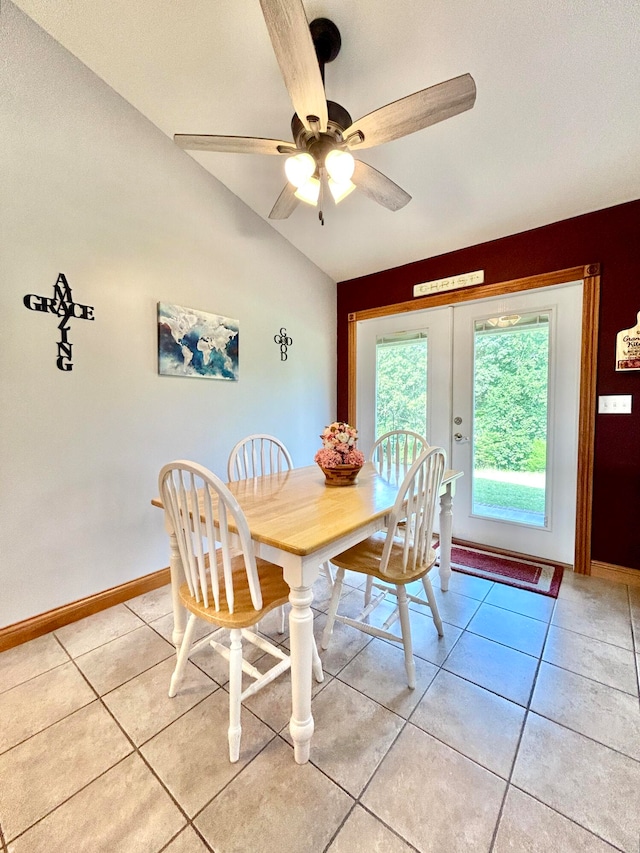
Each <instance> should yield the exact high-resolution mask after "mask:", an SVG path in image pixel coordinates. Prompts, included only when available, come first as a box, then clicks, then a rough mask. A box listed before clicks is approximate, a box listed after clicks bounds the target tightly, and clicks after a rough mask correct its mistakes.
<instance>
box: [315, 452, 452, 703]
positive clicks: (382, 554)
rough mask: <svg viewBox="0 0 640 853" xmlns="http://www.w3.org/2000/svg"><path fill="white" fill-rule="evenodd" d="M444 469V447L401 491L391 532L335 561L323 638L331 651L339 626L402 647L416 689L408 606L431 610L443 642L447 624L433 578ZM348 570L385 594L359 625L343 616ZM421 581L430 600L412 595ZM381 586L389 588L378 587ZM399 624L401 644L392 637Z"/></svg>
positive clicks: (420, 462) (422, 459)
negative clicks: (376, 620) (381, 610)
mask: <svg viewBox="0 0 640 853" xmlns="http://www.w3.org/2000/svg"><path fill="white" fill-rule="evenodd" d="M444 469H445V452H444V450H443V449H442V448H441V447H433V448H430V449H427V450H425V451H424V452H423V453H421V454H420V456H418V458H417V459H416V461H415V462H414V463H413V465H412V466H411V468H410V469H409V471H408V472H407V474H406V476H405V478H404V480H403V482H402V484H401V486H400V489H399V491H398V497H397V499H396V502H395V505H394V507H393V511H392V513H391V517H390V520H389V527H388V529H387V530H386V531H383V532H382V533H378V534H376V535H374V536H370V537H369V538H368V539H365V541H364V542H361V543H360V544H358V545H354V546H353V547H352V548H349V549H348V550H347V551H343V552H342V553H341V554H339V555H338V556H337V557H334V558H333V559H332V560H331V562H332V563H333V564H334V566H337V567H338V571H337V573H336V577H335V581H334V587H333V595H332V596H331V603H330V605H329V612H328V614H327V622H326V625H325V629H324V633H323V635H322V648H323V649H326V648H328V646H329V642H330V639H331V634H332V632H333V625H334V622H335V620H337V621H339V622H343V623H344V624H345V625H351V626H352V627H354V628H358V629H359V630H360V631H364V633H366V634H371V635H372V636H374V637H383V638H384V639H386V640H392V641H393V642H396V643H402V644H403V646H404V657H405V668H406V671H407V681H408V684H409V687H411V688H414V687H415V683H416V676H415V664H414V661H413V647H412V643H411V623H410V619H409V605H408V602H409V601H415V602H418V603H420V604H424V605H426V606H428V607H429V608H430V609H431V615H432V616H433V621H434V623H435V627H436V630H437V631H438V635H439V636H440V637H442V636H443V630H442V620H441V619H440V614H439V613H438V605H437V603H436V599H435V596H434V594H433V588H432V586H431V581H430V579H429V577H428V574H427V572H428V571H429V569H430V568H431V567H432V565H433V564H434V562H435V558H436V555H435V551H434V550H433V548H432V533H433V518H434V513H435V507H436V505H437V503H438V494H439V491H440V486H441V484H442V477H443V474H444ZM347 569H349V570H350V571H352V572H362V573H364V574H366V575H368V576H370V577H371V578H372V579H373V580H374V586H375V587H379V589H380V594H379V595H377V596H376V597H375V598H374V600H373V601H371V602H369V603H368V604H366V605H365V607H364V609H363V611H362V612H361V613H360V614H359V615H358V616H357V617H356V618H355V619H351V618H349V617H347V616H341V615H340V614H338V606H339V603H340V595H341V592H342V582H343V579H344V573H345V570H347ZM415 580H422V585H423V588H424V593H425V595H426V600H425V599H423V598H421V597H419V596H416V595H409V594H408V593H407V590H406V588H405V587H406V585H407V584H409V583H412V582H413V581H415ZM376 581H382V582H383V583H380V584H378V583H377V582H376ZM388 596H391V597H392V598H394V599H395V607H394V610H393V612H392V613H391V615H390V616H389V617H388V618H387V619H386V620H385V622H384V624H383V625H382V627H377V626H376V625H373V624H371V623H370V621H369V617H370V615H371V613H372V612H373V611H374V610H375V608H376V607H378V605H379V604H381V603H382V602H383V601H384V600H385V599H386V598H387V597H388ZM398 618H399V619H400V626H401V635H402V636H401V637H400V638H399V637H397V636H396V635H395V634H392V633H391V632H390V631H389V628H390V627H391V626H392V625H393V624H394V622H395V621H396V620H397V619H398Z"/></svg>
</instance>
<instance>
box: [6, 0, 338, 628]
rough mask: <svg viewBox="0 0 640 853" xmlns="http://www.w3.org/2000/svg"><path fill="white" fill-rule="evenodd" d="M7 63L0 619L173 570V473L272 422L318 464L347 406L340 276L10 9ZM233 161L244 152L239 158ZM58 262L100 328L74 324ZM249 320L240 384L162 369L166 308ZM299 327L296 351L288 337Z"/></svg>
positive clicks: (302, 457) (214, 460) (222, 456)
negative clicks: (60, 304)
mask: <svg viewBox="0 0 640 853" xmlns="http://www.w3.org/2000/svg"><path fill="white" fill-rule="evenodd" d="M1 25H2V33H1V43H0V56H1V57H2V63H0V127H2V132H1V133H0V176H1V182H2V183H1V186H0V191H1V202H0V228H1V230H0V300H1V302H0V305H1V311H2V323H1V324H0V328H1V330H2V339H1V342H0V383H1V386H0V387H1V389H2V398H1V401H0V428H1V435H2V444H1V449H0V472H1V477H2V479H1V483H0V511H1V513H2V516H1V517H2V522H1V529H0V537H1V538H0V549H1V550H0V560H1V563H0V583H1V586H0V626H3V625H7V624H11V623H13V622H17V621H20V620H22V619H25V618H27V617H29V616H32V615H34V614H37V613H42V612H44V611H46V610H48V609H51V608H54V607H57V606H60V605H62V604H65V603H67V602H70V601H74V600H77V599H79V598H82V597H84V596H87V595H90V594H92V593H95V592H97V591H99V590H103V589H107V588H109V587H112V586H115V585H117V584H120V583H123V582H125V581H127V580H130V579H132V578H135V577H139V576H141V575H144V574H146V573H148V572H152V571H155V570H157V569H159V568H162V567H163V566H166V565H167V564H168V548H167V542H166V537H165V534H164V530H163V524H162V513H161V512H160V511H159V510H157V509H154V508H152V507H151V505H150V500H151V498H152V497H153V496H154V495H155V494H156V488H157V486H156V482H157V472H158V470H159V468H160V466H161V465H162V464H163V463H165V462H167V461H169V460H170V459H175V458H191V459H196V460H198V461H200V462H202V463H204V464H205V465H208V466H209V467H211V468H212V469H213V471H214V472H216V473H217V474H219V475H221V476H222V475H224V473H225V470H226V460H227V456H228V454H229V451H230V449H231V447H232V445H233V444H234V443H235V442H236V441H237V440H238V439H239V438H241V437H242V436H244V435H246V434H248V433H251V432H271V433H275V434H276V435H278V436H280V437H281V438H282V439H283V440H284V441H285V443H286V444H287V445H288V447H289V449H290V451H291V453H292V456H293V459H294V462H295V463H296V464H297V465H305V464H312V461H313V453H314V451H315V450H316V448H317V447H318V445H319V439H318V434H319V432H320V431H321V429H322V427H323V426H324V425H325V424H326V423H329V422H330V421H331V420H333V419H334V417H335V369H336V368H335V350H336V340H335V327H336V319H335V317H336V306H335V284H334V283H333V282H332V281H331V280H330V279H329V278H328V277H327V276H326V275H324V273H322V272H321V271H320V270H319V269H318V268H317V267H315V266H314V265H313V264H311V262H309V261H308V260H307V259H306V258H304V257H303V256H302V255H301V254H300V253H299V252H298V251H297V250H295V249H293V248H292V246H291V245H290V244H289V243H287V242H286V241H285V240H284V239H283V238H282V237H281V236H280V235H279V234H277V232H276V231H274V230H273V229H272V228H270V227H269V225H268V224H266V223H265V222H263V221H262V220H261V219H260V218H259V217H257V216H256V215H255V214H254V213H253V212H252V211H251V210H250V209H249V208H247V207H246V206H245V205H244V204H243V203H242V202H241V201H240V200H239V199H238V198H236V197H235V196H234V195H232V194H231V193H230V192H229V191H228V190H226V189H225V188H224V187H223V186H222V185H221V184H220V183H219V182H217V181H216V180H215V179H214V178H213V177H212V176H211V175H209V173H207V172H205V171H204V170H203V169H201V168H200V167H199V166H198V165H197V164H196V163H195V161H193V160H192V159H191V158H190V157H189V156H188V155H187V154H186V153H184V152H183V151H180V150H179V149H178V148H177V147H176V146H174V144H173V142H172V141H171V140H170V139H168V138H167V137H166V136H165V135H164V134H162V133H161V132H160V131H159V130H158V129H157V128H155V127H154V126H153V125H152V124H151V123H150V122H148V121H147V120H146V119H145V118H144V117H143V116H141V115H140V114H139V113H138V112H136V111H135V110H134V109H133V108H132V107H131V106H130V105H129V104H128V103H127V102H125V101H124V100H123V99H122V98H120V97H119V96H118V95H117V94H116V93H115V92H114V91H113V90H111V89H110V88H109V87H108V86H106V85H105V84H104V83H103V82H102V81H101V80H100V79H99V78H97V77H96V76H95V75H94V74H93V73H92V72H91V71H89V70H88V69H87V68H86V67H85V66H83V65H82V64H81V63H80V62H79V61H78V60H76V59H75V58H74V57H73V56H71V55H70V54H69V53H68V52H66V51H65V50H64V49H63V48H61V47H60V45H59V44H58V43H57V42H55V41H54V40H53V39H51V38H50V37H49V36H48V35H46V34H45V33H43V32H42V31H41V30H40V29H39V28H38V27H37V26H36V25H35V24H34V23H33V22H32V21H31V20H30V19H29V18H27V17H26V16H24V15H23V14H22V13H21V12H20V11H19V10H17V9H16V7H15V6H13V5H12V4H11V3H9V2H7V0H3V2H2V12H1ZM229 156H231V155H229ZM60 272H63V273H64V274H65V275H66V277H67V279H68V282H69V284H70V286H71V288H72V290H73V296H74V299H75V301H76V302H79V303H83V304H86V305H91V306H93V307H94V309H95V321H94V322H88V321H82V320H72V321H71V331H70V333H69V339H70V340H71V342H72V343H73V370H72V371H71V372H62V371H60V370H58V369H57V367H56V342H57V340H58V339H59V332H58V329H57V323H58V319H57V318H56V317H54V316H53V315H51V314H40V313H36V312H34V311H28V310H27V309H26V308H25V307H24V305H23V303H22V299H23V296H24V295H25V294H27V293H36V294H42V295H47V296H51V295H52V290H53V285H54V283H55V281H56V279H57V277H58V274H59V273H60ZM158 301H162V302H173V303H178V304H181V305H185V306H189V307H193V308H198V309H201V310H203V311H210V312H213V313H220V314H223V315H226V316H229V317H233V318H238V319H239V321H240V379H239V381H238V382H237V383H235V382H224V381H216V380H204V379H202V380H201V379H187V378H184V379H182V378H174V377H164V376H159V375H158V374H157V366H156V353H157V346H156V340H157V339H156V334H157V333H156V303H157V302H158ZM281 326H285V327H286V329H287V333H288V334H289V335H290V336H291V337H292V338H293V346H292V347H291V349H290V350H289V359H288V360H287V361H286V362H281V360H280V352H279V349H278V347H277V346H276V344H275V343H274V341H273V336H274V334H276V333H277V332H278V330H279V329H280V327H281Z"/></svg>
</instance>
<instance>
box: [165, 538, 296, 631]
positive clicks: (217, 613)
mask: <svg viewBox="0 0 640 853" xmlns="http://www.w3.org/2000/svg"><path fill="white" fill-rule="evenodd" d="M216 557H217V560H218V565H219V566H220V572H219V578H220V581H219V582H220V587H221V589H220V610H216V609H215V606H214V605H213V600H214V599H213V593H212V590H211V584H209V586H208V594H209V607H205V606H204V601H200V602H198V601H196V599H195V597H194V596H192V595H191V593H190V592H189V586H188V585H187V583H183V584H182V585H181V586H180V598H181V600H182V603H183V604H184V606H185V607H186V608H187V609H188V610H189V611H191V613H195V614H196V616H199V617H200V618H201V619H206V620H207V621H208V622H213V623H214V624H216V625H219V626H220V627H221V628H248V627H250V626H251V625H255V624H256V623H257V622H259V621H260V619H262V618H263V617H264V616H265V615H266V614H267V613H268V612H269V611H270V610H273V609H274V608H276V607H281V606H282V605H283V604H286V603H287V601H288V600H289V591H290V590H289V587H288V585H287V583H286V582H285V580H284V577H283V575H282V569H281V567H280V566H276V565H274V564H273V563H269V562H267V561H266V560H261V559H260V558H259V557H256V568H257V570H258V579H259V581H260V589H261V590H262V609H261V610H256V609H255V608H254V607H253V604H252V603H251V592H250V590H249V584H248V582H247V575H246V571H245V566H244V558H243V556H242V554H238V555H234V556H233V557H232V559H231V571H232V574H233V596H234V605H233V611H234V612H233V613H229V608H228V605H227V599H226V595H225V594H224V592H225V585H224V576H223V573H222V565H221V563H222V560H221V555H220V553H219V552H218V553H217V554H216ZM207 563H208V560H207Z"/></svg>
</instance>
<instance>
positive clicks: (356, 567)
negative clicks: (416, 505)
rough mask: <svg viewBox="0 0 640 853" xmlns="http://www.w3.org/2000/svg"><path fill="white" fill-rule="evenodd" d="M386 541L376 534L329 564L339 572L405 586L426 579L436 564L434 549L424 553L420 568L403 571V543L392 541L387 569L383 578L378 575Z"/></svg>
mask: <svg viewBox="0 0 640 853" xmlns="http://www.w3.org/2000/svg"><path fill="white" fill-rule="evenodd" d="M385 538H386V534H385V533H376V534H375V535H374V536H370V537H369V538H368V539H365V540H364V541H363V542H359V543H358V544H357V545H354V546H353V547H352V548H348V549H347V550H346V551H343V552H342V553H341V554H338V556H337V557H332V558H331V562H332V563H333V564H334V566H338V567H339V568H341V569H351V571H354V572H361V573H362V574H365V575H371V576H372V577H375V578H379V579H380V580H382V581H386V582H387V583H394V584H408V583H412V582H413V581H415V580H419V579H420V578H421V577H423V576H424V575H426V574H427V572H428V571H429V569H430V568H431V567H432V566H433V564H434V563H435V561H436V553H435V551H434V550H433V548H430V549H429V550H428V551H427V560H426V561H425V562H424V563H423V564H422V565H420V566H416V568H415V569H414V570H413V571H404V570H403V568H402V552H403V541H402V539H401V538H395V539H394V540H393V544H392V546H391V554H390V557H389V565H388V567H387V571H386V572H384V574H383V573H382V572H381V571H380V563H381V560H382V551H383V549H384V544H385Z"/></svg>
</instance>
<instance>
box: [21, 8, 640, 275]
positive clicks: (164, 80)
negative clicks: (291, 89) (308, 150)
mask: <svg viewBox="0 0 640 853" xmlns="http://www.w3.org/2000/svg"><path fill="white" fill-rule="evenodd" d="M16 5H18V6H19V7H20V8H21V9H22V10H23V11H24V12H26V13H27V14H28V15H29V16H30V17H31V18H33V19H34V20H35V21H36V22H37V23H38V24H39V25H40V26H41V27H43V29H45V30H46V31H47V32H49V33H50V34H51V35H52V36H53V37H54V38H55V39H57V40H58V41H59V42H60V43H61V44H62V45H63V46H64V47H66V48H67V49H68V50H69V51H70V52H71V53H73V54H74V55H75V56H77V57H78V58H79V59H80V60H81V61H82V62H84V63H85V64H86V65H87V66H88V67H89V68H91V69H92V70H93V71H94V72H95V73H96V74H97V75H98V76H99V77H101V78H102V79H103V80H104V81H106V82H107V83H108V84H109V85H110V86H111V87H113V89H115V90H116V91H117V92H118V93H119V94H120V95H122V96H123V97H124V98H125V99H126V100H127V101H129V102H130V103H131V104H132V105H133V106H134V107H136V108H137V109H138V110H139V111H140V112H141V113H142V114H143V115H145V116H146V117H147V118H148V119H150V120H151V121H152V122H153V123H154V124H155V125H156V126H157V127H158V128H159V129H160V130H162V131H163V132H164V133H166V134H167V135H168V136H170V137H172V136H173V134H174V133H194V134H196V133H198V134H199V133H210V134H225V135H241V136H261V137H273V138H277V139H280V138H283V139H289V138H291V131H290V122H291V116H292V113H293V108H292V106H291V102H290V100H289V97H288V95H287V91H286V89H285V87H284V83H283V81H282V77H281V75H280V71H279V68H278V65H277V62H276V59H275V56H274V53H273V50H272V47H271V42H270V40H269V35H268V33H267V29H266V26H265V22H264V19H263V17H262V13H261V9H260V4H259V2H258V0H180V2H176V0H135V2H131V0H109V2H108V3H97V2H95V0H65V2H55V3H54V2H51V0H17V4H16ZM304 7H305V10H306V14H307V18H308V20H309V21H311V20H313V19H314V18H317V17H327V18H330V19H331V20H332V21H334V22H335V23H336V24H337V26H338V27H339V29H340V32H341V35H342V49H341V52H340V54H339V56H338V57H337V59H336V60H335V61H334V62H332V63H331V64H329V65H327V67H326V79H325V88H326V92H327V96H328V97H329V98H330V99H331V100H334V101H338V102H339V103H340V104H342V105H343V106H344V107H345V108H346V109H347V110H348V111H349V112H350V113H351V116H352V117H353V118H354V119H356V118H359V117H360V116H362V115H365V114H366V113H369V112H371V111H372V110H374V109H376V108H378V107H380V106H383V105H384V104H387V103H389V102H391V101H394V100H397V99H398V98H401V97H403V96H404V95H407V94H410V93H412V92H414V91H416V90H418V89H422V88H425V87H427V86H431V85H434V84H436V83H439V82H441V81H443V80H447V79H449V78H451V77H456V76H458V75H460V74H464V73H467V72H468V73H470V74H471V75H472V76H473V78H474V79H475V82H476V85H477V93H478V94H477V100H476V104H475V106H474V108H473V109H472V110H470V111H468V112H464V113H462V114H460V115H458V116H455V117H453V118H450V119H448V120H446V121H443V122H441V123H439V124H437V125H434V126H432V127H429V128H426V129H424V130H421V131H418V132H417V133H414V134H412V135H411V136H408V137H405V138H402V139H398V140H395V141H392V142H389V143H386V144H385V145H382V146H380V147H376V148H372V149H368V150H367V151H363V152H362V154H361V155H360V156H361V157H362V159H363V160H365V161H367V162H368V163H369V164H370V165H372V166H374V167H375V168H376V169H378V170H380V171H381V172H383V173H384V174H386V175H387V176H388V177H390V178H391V179H392V180H393V181H395V182H396V183H397V184H399V185H400V186H401V187H403V188H404V189H405V190H407V192H409V193H410V194H411V196H412V201H411V202H410V203H409V204H408V205H407V206H406V207H404V208H403V209H402V210H400V211H398V212H395V213H392V212H390V211H389V210H386V209H385V208H383V207H380V206H379V205H377V204H375V203H374V202H372V201H371V200H370V199H368V198H366V197H365V196H364V195H363V194H362V193H358V192H354V193H352V194H351V195H350V196H349V197H348V198H347V199H345V200H344V201H343V202H342V203H341V204H340V205H338V206H337V207H333V206H331V207H330V208H329V209H328V210H327V212H326V224H325V225H324V227H321V225H320V223H319V222H318V219H317V214H316V212H315V210H314V209H313V208H311V207H308V206H306V205H302V204H301V205H299V206H298V208H297V209H296V210H295V211H294V212H293V214H292V215H291V217H290V218H289V219H287V220H284V221H281V222H273V221H271V224H272V225H273V227H274V228H275V229H277V230H278V231H279V232H280V233H281V234H282V235H283V236H284V237H285V238H286V239H287V240H289V241H290V242H291V243H292V244H293V245H294V246H296V247H297V248H298V249H299V250H300V251H301V252H302V253H303V254H305V255H306V256H307V257H309V258H310V259H311V260H312V261H313V262H314V263H315V264H316V265H317V266H318V267H320V268H321V269H323V270H325V271H326V272H327V273H328V274H329V275H330V276H331V277H332V278H334V279H335V280H342V279H346V278H351V277H355V276H359V275H364V274H367V273H370V272H374V271H376V270H380V269H386V268H389V267H393V266H396V265H399V264H403V263H407V262H410V261H413V260H418V259H420V258H426V257H430V256H433V255H437V254H440V253H443V252H446V251H450V250H453V249H456V248H460V247H463V246H469V245H473V244H475V243H479V242H483V241H485V240H490V239H493V238H497V237H501V236H504V235H506V234H512V233H516V232H518V231H523V230H526V229H529V228H534V227H537V226H540V225H544V224H547V223H549V222H554V221H557V220H560V219H565V218H568V217H571V216H575V215H578V214H581V213H586V212H589V211H592V210H597V209H600V208H605V207H609V206H611V205H614V204H618V203H621V202H624V201H629V200H632V199H635V198H639V197H640V60H639V57H640V6H639V5H638V3H637V2H635V0H539V1H538V2H533V3H526V2H513V0H511V2H507V0H484V2H482V3H478V2H475V0H394V2H392V3H391V2H389V0H348V2H347V0H305V2H304ZM184 156H185V157H189V156H191V157H194V158H195V159H196V160H197V161H198V162H199V163H201V164H202V166H203V167H204V168H205V169H207V170H208V171H209V172H211V173H212V174H213V175H215V177H216V178H218V179H219V180H220V181H221V182H222V183H223V184H225V185H226V186H227V187H228V188H229V189H230V190H231V191H232V192H234V193H235V194H236V195H237V196H239V197H240V198H241V199H242V200H243V201H244V202H245V203H246V204H247V205H249V207H251V208H252V209H253V210H254V211H255V212H256V213H257V214H258V215H259V216H261V217H263V218H265V219H266V218H267V217H268V214H269V211H270V210H271V208H272V206H273V204H274V202H275V200H276V198H277V197H278V195H279V193H280V191H281V189H282V188H283V186H284V183H285V178H284V173H283V158H279V157H266V156H259V155H245V154H222V153H211V152H206V153H194V152H190V153H186V152H185V153H184ZM463 272H464V271H463Z"/></svg>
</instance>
